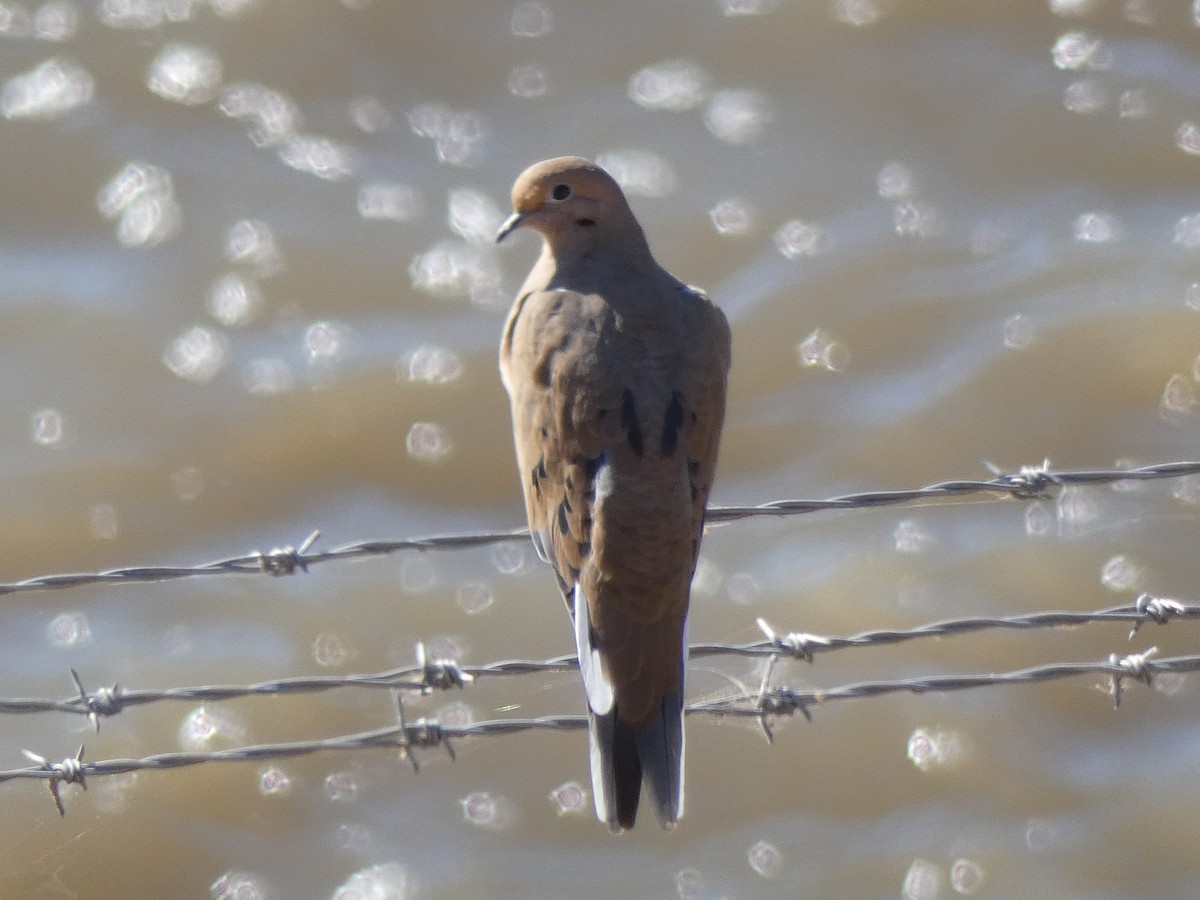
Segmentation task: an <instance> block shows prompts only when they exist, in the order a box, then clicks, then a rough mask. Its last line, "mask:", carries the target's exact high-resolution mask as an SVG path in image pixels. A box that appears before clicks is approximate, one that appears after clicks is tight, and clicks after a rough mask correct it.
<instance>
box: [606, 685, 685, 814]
mask: <svg viewBox="0 0 1200 900" xmlns="http://www.w3.org/2000/svg"><path fill="white" fill-rule="evenodd" d="M588 724H589V728H588V734H589V737H590V740H591V748H590V749H591V761H592V792H593V794H594V795H595V801H596V815H597V816H598V817H599V818H600V820H601V821H603V822H605V823H606V824H607V825H608V828H609V830H610V831H612V832H614V833H619V832H621V831H625V830H627V829H629V828H632V827H633V823H634V821H635V819H636V818H637V810H638V800H639V799H640V798H641V793H642V777H643V775H644V776H645V779H646V781H647V782H648V784H649V787H650V798H651V800H652V801H653V803H654V813H655V815H656V816H657V818H658V824H659V825H661V826H662V827H663V828H674V827H675V823H676V821H677V820H678V819H679V817H680V816H681V815H683V691H682V690H675V691H672V692H671V693H669V694H667V695H666V696H665V697H663V700H662V704H661V705H660V707H659V710H658V711H657V712H656V713H655V715H654V716H653V717H651V719H650V720H649V721H648V722H647V723H646V724H645V725H642V726H641V727H638V728H634V727H633V726H632V725H630V724H629V723H628V722H626V721H624V720H622V719H621V718H620V716H618V715H617V709H616V707H614V708H613V709H612V710H611V711H610V712H608V713H606V714H605V715H602V716H598V715H596V714H595V713H591V712H589V716H588Z"/></svg>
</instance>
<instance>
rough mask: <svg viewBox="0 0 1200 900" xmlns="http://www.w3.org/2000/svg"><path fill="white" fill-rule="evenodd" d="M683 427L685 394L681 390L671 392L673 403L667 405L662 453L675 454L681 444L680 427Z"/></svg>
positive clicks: (665, 454) (666, 454)
mask: <svg viewBox="0 0 1200 900" xmlns="http://www.w3.org/2000/svg"><path fill="white" fill-rule="evenodd" d="M682 427H683V395H681V394H680V393H679V391H672V392H671V403H670V404H669V405H668V406H667V415H666V417H665V418H664V419H663V430H662V455H663V456H673V455H674V453H675V448H676V447H678V446H679V429H680V428H682Z"/></svg>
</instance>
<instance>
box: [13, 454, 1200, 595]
mask: <svg viewBox="0 0 1200 900" xmlns="http://www.w3.org/2000/svg"><path fill="white" fill-rule="evenodd" d="M989 468H990V469H991V471H992V474H993V477H992V478H990V479H988V480H986V481H972V480H961V481H942V482H938V483H937V484H931V485H927V486H926V487H922V488H916V489H912V490H898V491H869V492H866V493H859V494H844V495H842V496H840V497H831V498H829V499H826V500H775V501H772V502H770V503H762V504H759V505H757V506H715V507H711V508H710V509H709V510H708V513H707V519H706V521H708V522H710V523H718V522H734V521H739V520H742V519H749V518H756V517H760V516H792V515H800V514H803V513H812V512H818V511H820V510H832V509H864V508H872V507H879V506H894V505H898V504H904V503H928V502H930V501H944V500H950V499H954V498H957V497H962V496H966V495H968V494H980V493H983V494H1000V495H1002V496H1003V497H1012V498H1016V499H1019V500H1037V499H1045V498H1048V497H1050V496H1053V494H1054V492H1055V491H1056V490H1058V489H1060V488H1063V487H1067V486H1078V485H1101V484H1114V483H1116V482H1121V481H1147V480H1151V479H1159V478H1179V477H1182V476H1185V475H1200V462H1169V463H1158V464H1156V465H1149V466H1140V467H1138V468H1131V469H1078V470H1071V471H1061V472H1059V471H1053V470H1051V469H1050V464H1049V462H1044V463H1042V465H1040V466H1024V467H1022V468H1021V469H1019V470H1018V471H1016V472H1010V473H1004V472H1000V471H999V470H998V469H996V468H995V467H994V466H989ZM319 536H320V531H313V532H312V533H311V534H310V535H309V536H308V537H307V538H306V539H305V540H304V541H303V542H302V543H301V544H300V546H299V547H298V548H295V547H292V546H285V547H276V548H274V549H272V550H270V551H268V552H266V553H263V552H259V551H256V552H254V553H248V554H245V555H243V556H235V557H230V558H228V559H218V560H214V561H213V562H207V563H201V564H200V565H195V566H133V567H128V568H120V569H109V570H107V571H104V572H80V573H66V574H59V575H42V576H38V577H35V578H27V579H24V580H22V581H14V582H9V583H6V584H5V583H0V596H2V595H5V594H17V593H23V592H26V591H44V590H61V589H64V588H72V587H80V586H82V585H91V584H112V583H121V584H136V583H147V582H151V583H157V582H163V581H172V580H175V579H178V578H195V577H198V576H204V575H252V574H264V573H265V574H268V575H276V576H278V575H291V574H294V573H295V572H297V571H301V572H307V571H308V567H309V566H312V565H316V564H318V563H324V562H331V561H334V560H350V559H362V558H364V557H373V556H385V555H388V554H391V553H397V552H399V551H402V550H464V549H467V548H470V547H482V546H487V545H490V544H500V543H505V542H508V541H513V540H518V539H521V538H527V537H528V536H529V532H528V531H527V530H525V529H515V530H511V531H490V532H478V533H474V534H454V535H429V536H426V537H415V538H406V539H403V540H395V541H356V542H354V543H351V544H345V545H343V546H341V547H335V548H333V549H332V550H320V551H313V550H312V546H313V544H314V543H315V542H316V540H317V538H318V537H319Z"/></svg>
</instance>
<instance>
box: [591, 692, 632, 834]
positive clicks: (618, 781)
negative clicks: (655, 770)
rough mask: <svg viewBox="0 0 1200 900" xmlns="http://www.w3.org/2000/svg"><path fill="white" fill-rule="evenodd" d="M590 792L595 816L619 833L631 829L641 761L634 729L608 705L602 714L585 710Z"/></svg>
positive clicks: (611, 829)
mask: <svg viewBox="0 0 1200 900" xmlns="http://www.w3.org/2000/svg"><path fill="white" fill-rule="evenodd" d="M588 737H589V738H590V740H591V748H590V749H591V754H590V755H591V760H592V793H593V794H594V795H595V801H596V815H597V816H598V817H599V818H600V821H602V822H604V823H605V824H607V825H608V830H609V831H611V832H612V833H613V834H619V833H620V832H622V831H625V830H626V829H629V828H632V827H633V823H634V820H635V819H636V818H637V810H638V800H639V799H640V798H641V794H642V763H641V761H640V760H639V759H638V748H637V741H636V739H635V732H634V729H633V728H631V727H630V725H629V723H628V722H624V721H622V720H621V719H620V718H619V717H618V716H617V710H616V708H615V707H614V708H612V709H611V710H609V711H608V712H607V713H605V714H604V715H602V716H598V715H596V714H595V713H594V712H592V711H591V710H588Z"/></svg>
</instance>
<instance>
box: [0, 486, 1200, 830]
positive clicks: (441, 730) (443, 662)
mask: <svg viewBox="0 0 1200 900" xmlns="http://www.w3.org/2000/svg"><path fill="white" fill-rule="evenodd" d="M992 471H993V475H994V477H993V478H991V479H989V480H986V481H945V482H939V483H937V484H932V485H929V486H927V487H924V488H918V489H916V490H906V491H878V492H870V493H860V494H847V495H844V496H840V497H833V498H830V499H827V500H780V501H775V502H772V503H766V504H761V505H758V506H748V507H746V506H739V507H715V508H712V509H710V510H709V511H708V520H709V521H711V522H730V521H738V520H741V519H746V518H752V517H757V516H783V515H795V514H800V513H808V512H815V511H817V510H824V509H852V508H867V507H876V506H884V505H894V504H903V503H916V502H920V503H925V502H929V501H931V500H934V501H939V500H945V499H948V498H955V497H961V496H964V495H967V494H974V493H981V492H982V493H993V494H996V493H998V494H1001V495H1004V496H1005V497H1013V498H1017V499H1023V500H1028V499H1043V498H1046V497H1049V496H1052V494H1053V492H1054V491H1056V490H1057V489H1060V488H1062V487H1066V486H1074V485H1086V484H1090V485H1096V484H1112V483H1115V482H1120V481H1131V480H1149V479H1158V478H1176V477H1181V476H1185V475H1200V462H1175V463H1163V464H1159V465H1152V466H1143V467H1140V468H1135V469H1099V470H1076V471H1064V472H1055V471H1051V470H1050V467H1049V464H1048V463H1044V464H1043V465H1041V466H1038V467H1026V468H1023V469H1021V470H1020V471H1018V472H1016V473H1010V474H1004V473H1001V472H999V471H998V470H996V469H994V468H993V469H992ZM318 536H319V532H315V531H314V532H313V533H312V534H311V535H310V536H309V537H308V538H307V539H306V540H305V541H304V542H303V543H301V545H300V547H299V548H292V547H290V546H289V547H283V548H276V549H274V550H272V551H270V552H269V553H252V554H248V555H245V556H240V557H234V558H230V559H222V560H217V561H214V562H210V563H205V564H202V565H199V566H180V567H164V566H143V567H134V568H125V569H114V570H110V571H106V572H98V573H80V574H64V575H48V576H42V577H39V578H30V579H26V580H24V581H20V582H14V583H10V584H0V594H14V593H19V592H23V591H32V590H52V589H62V588H68V587H76V586H80V585H86V584H103V583H112V582H121V583H145V582H161V581H168V580H172V579H176V578H186V577H194V576H200V575H218V574H251V573H266V574H270V575H287V574H292V573H294V572H296V571H297V570H299V571H307V569H308V566H310V565H313V564H315V563H319V562H326V561H331V560H340V559H354V558H361V557H365V556H379V555H384V554H389V553H395V552H397V551H400V550H410V549H418V550H432V549H437V550H451V549H464V548H469V547H478V546H483V545H488V544H496V543H501V542H505V541H511V540H514V539H518V538H522V537H526V536H527V532H526V531H524V530H518V531H502V532H485V533H477V534H464V535H447V536H431V537H423V538H411V539H407V540H401V541H360V542H357V543H353V544H348V545H345V546H343V547H338V548H335V549H333V550H329V551H319V552H312V549H311V548H312V546H313V543H314V542H315V541H316V539H317V537H318ZM1196 618H1200V605H1198V604H1190V603H1185V602H1181V601H1179V600H1172V599H1168V598H1162V597H1154V596H1151V595H1149V594H1143V595H1142V596H1140V597H1139V598H1137V600H1136V601H1134V602H1133V603H1130V604H1125V605H1122V606H1114V607H1109V608H1106V609H1100V610H1096V611H1094V612H1070V611H1048V612H1039V613H1032V614H1027V615H1016V616H1002V617H995V616H988V617H982V616H976V617H969V618H960V619H952V620H947V621H943V622H934V623H930V624H927V625H922V626H919V627H917V628H911V629H878V630H873V631H867V632H863V633H861V634H857V635H852V636H849V637H830V636H820V635H812V634H806V633H801V632H793V633H779V632H777V631H776V630H775V629H774V628H772V627H771V626H770V625H769V624H767V623H766V622H765V621H764V620H762V619H759V620H758V626H759V628H760V630H761V631H762V632H763V634H764V639H762V640H759V641H753V642H749V643H744V644H722V643H707V644H695V645H692V647H691V648H690V656H691V658H693V659H695V658H700V657H708V656H717V655H732V656H756V657H765V658H767V659H768V665H767V666H766V670H765V674H764V675H763V676H762V681H761V684H760V685H759V687H758V689H757V690H743V691H739V692H735V693H731V694H728V695H725V696H721V697H714V698H711V699H706V700H702V701H699V702H695V703H692V704H690V705H689V706H688V707H687V712H688V714H689V715H691V716H709V717H717V718H720V717H731V716H736V717H749V718H753V719H756V720H757V721H758V722H759V723H760V724H761V725H762V728H763V730H764V732H765V733H766V734H767V736H768V737H770V734H771V732H770V723H771V721H772V720H774V719H776V718H778V717H783V716H793V715H795V714H796V713H800V714H802V715H804V716H805V717H811V709H812V708H813V707H815V706H818V705H821V704H824V703H828V702H832V701H835V700H851V699H862V698H866V697H878V696H882V695H887V694H893V693H902V692H903V693H914V694H921V693H927V692H949V691H960V690H970V689H975V688H982V687H989V686H996V685H1006V684H1028V683H1036V682H1047V681H1053V680H1057V679H1061V678H1071V677H1078V676H1081V675H1100V676H1103V677H1104V678H1105V679H1106V683H1107V685H1108V688H1107V691H1108V693H1109V694H1110V695H1111V696H1112V698H1113V702H1114V704H1118V705H1119V703H1120V701H1121V696H1122V687H1123V685H1124V683H1125V682H1126V681H1127V680H1130V679H1133V680H1136V681H1141V682H1143V683H1146V684H1151V683H1152V682H1153V679H1154V677H1155V676H1157V675H1161V674H1164V673H1180V672H1194V671H1200V655H1186V656H1176V657H1169V658H1165V659H1153V658H1152V657H1153V655H1154V654H1155V652H1156V648H1153V647H1152V648H1150V649H1149V650H1146V651H1144V652H1142V653H1133V654H1129V655H1125V656H1119V655H1118V654H1115V653H1114V654H1112V655H1110V656H1109V658H1108V659H1107V660H1105V661H1100V662H1083V663H1053V664H1049V665H1042V666H1034V667H1031V668H1026V669H1019V670H1016V671H1011V672H1004V673H998V674H997V673H988V674H965V675H933V676H924V677H916V678H906V679H898V680H884V681H864V682H857V683H852V684H845V685H840V686H835V687H831V688H821V689H811V690H796V689H794V688H789V687H784V686H772V685H771V678H772V674H773V672H774V669H775V663H776V662H777V661H778V660H779V659H780V658H784V657H791V658H798V659H806V660H808V661H810V662H811V661H812V660H813V659H814V657H815V656H816V654H818V653H827V652H833V651H835V650H843V649H849V648H851V647H857V648H866V647H879V646H885V645H889V644H896V643H900V642H904V641H910V640H917V639H921V638H929V637H945V636H949V635H956V634H966V633H972V632H978V631H983V630H987V629H1031V628H1054V627H1061V626H1067V625H1083V624H1089V623H1103V622H1125V623H1130V624H1131V625H1132V628H1131V630H1130V632H1129V637H1130V638H1133V637H1134V635H1135V634H1136V633H1137V631H1138V629H1139V628H1140V627H1141V626H1142V625H1144V624H1147V623H1150V622H1153V623H1157V624H1160V625H1165V624H1167V623H1169V622H1170V621H1172V620H1175V619H1196ZM573 668H577V660H576V658H575V656H574V655H563V656H558V657H553V658H551V659H546V660H504V661H500V662H494V663H489V664H485V665H475V666H468V665H461V664H459V663H458V662H457V661H455V660H448V659H430V658H429V657H428V655H427V653H426V651H425V647H424V645H423V644H418V645H417V651H416V662H415V664H414V665H412V666H405V667H401V668H396V669H391V670H388V671H384V672H377V673H369V674H354V675H339V676H306V677H297V678H281V679H274V680H271V681H263V682H258V683H256V684H248V685H203V686H197V687H179V688H167V689H162V690H148V689H140V690H130V689H126V688H122V687H120V686H119V685H116V684H114V685H112V686H111V687H102V688H98V689H96V690H92V691H89V690H87V688H86V687H85V686H84V683H83V680H82V678H81V677H80V676H79V674H78V673H77V672H76V671H75V670H71V677H72V679H73V681H74V684H75V688H76V693H75V695H74V696H71V697H68V698H66V699H61V700H52V699H38V698H11V699H0V714H31V713H44V712H60V713H68V714H75V715H85V716H87V717H88V718H89V719H90V720H91V722H92V723H93V725H94V726H95V728H96V729H97V730H99V727H100V720H101V718H105V717H109V716H114V715H117V714H118V713H120V712H121V711H122V710H125V709H128V708H130V707H133V706H140V705H144V704H147V703H157V702H166V701H180V700H183V701H187V702H196V701H214V700H229V699H235V698H239V697H249V696H259V695H281V694H306V693H314V692H319V691H327V690H332V689H335V688H346V689H364V688H365V689H372V688H385V689H387V690H389V691H391V692H393V694H394V695H395V696H396V697H397V702H398V712H399V724H394V725H389V726H387V727H383V728H379V729H375V730H372V731H364V732H358V733H354V734H346V735H337V736H333V737H326V738H319V739H314V740H305V741H294V742H287V743H275V744H260V745H254V746H248V747H236V748H230V749H225V750H214V751H205V752H190V753H189V752H182V753H180V752H172V753H159V754H155V755H152V756H147V757H143V758H141V759H110V760H101V761H97V762H85V760H84V754H85V748H84V746H82V745H81V746H80V747H79V749H78V751H76V753H75V755H74V756H71V757H67V758H66V759H63V760H62V761H60V762H51V761H50V759H49V758H47V757H44V756H42V755H40V754H37V753H34V752H32V751H29V750H26V751H24V753H25V755H26V756H27V758H28V759H29V760H30V761H31V762H32V763H33V765H31V766H27V767H24V768H19V769H10V770H7V771H0V783H2V782H7V781H14V780H20V779H30V778H33V779H40V780H43V781H45V782H47V784H48V785H49V790H50V793H51V795H52V797H53V800H54V803H55V806H56V808H57V809H58V811H59V813H60V814H65V812H66V809H65V806H64V805H63V801H62V797H61V794H60V788H61V786H62V785H64V784H78V785H80V786H81V787H82V788H85V789H86V787H87V779H88V778H89V777H91V778H95V777H103V776H112V775H118V774H123V773H128V772H134V771H140V770H147V769H176V768H180V767H185V766H194V765H200V764H204V763H213V762H246V761H255V760H276V759H285V758H289V757H295V756H301V755H306V754H311V753H318V752H330V751H345V750H366V749H378V748H386V749H391V750H394V751H396V752H398V753H399V754H400V755H401V756H402V757H403V758H405V759H407V760H408V761H409V762H410V763H411V764H412V765H413V766H414V767H416V765H417V760H416V757H415V755H414V751H417V750H422V749H429V748H435V747H441V748H443V749H444V750H445V751H446V752H447V753H449V754H450V755H451V756H452V757H453V755H454V749H453V745H452V743H451V741H452V740H459V739H463V738H473V737H481V736H494V735H503V734H513V733H517V732H522V731H530V730H575V729H580V728H584V727H586V724H587V718H586V717H585V716H581V715H574V716H572V715H568V716H542V717H538V718H511V719H496V720H491V721H485V722H476V723H472V724H467V725H447V724H443V723H441V722H439V721H437V720H436V719H419V720H417V721H416V722H411V723H410V722H408V721H407V720H406V719H405V716H404V706H403V702H402V700H401V699H400V698H401V697H402V695H403V693H404V692H419V693H422V694H429V693H432V692H433V691H434V690H448V689H451V688H458V689H462V688H466V687H467V686H469V685H471V684H472V683H473V682H474V681H475V680H477V679H479V678H484V677H493V676H514V675H529V674H539V673H546V672H560V671H566V670H570V669H573Z"/></svg>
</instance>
